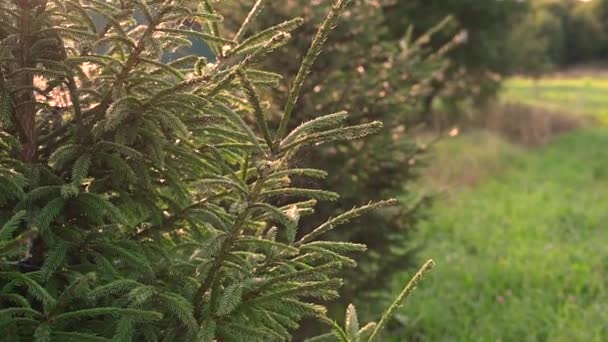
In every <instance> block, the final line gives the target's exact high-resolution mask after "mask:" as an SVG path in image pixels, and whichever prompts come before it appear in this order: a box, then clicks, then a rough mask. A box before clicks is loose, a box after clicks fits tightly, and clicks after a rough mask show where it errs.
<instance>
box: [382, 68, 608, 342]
mask: <svg viewBox="0 0 608 342" xmlns="http://www.w3.org/2000/svg"><path fill="white" fill-rule="evenodd" d="M539 84H542V87H539V88H542V90H541V91H539V92H538V93H539V94H542V101H536V100H537V98H536V97H532V96H531V95H528V94H527V91H526V90H525V89H528V88H530V87H532V86H533V84H532V81H526V80H523V79H516V80H512V81H509V82H507V89H506V91H505V98H508V99H509V100H510V101H516V102H525V103H528V104H534V105H537V106H543V107H544V108H551V106H556V108H557V107H562V108H561V109H563V108H564V106H572V103H578V104H577V105H576V106H575V107H576V108H577V110H580V111H581V112H584V113H585V114H588V115H594V116H596V117H603V116H604V115H605V116H606V118H608V81H603V80H600V81H594V80H547V81H541V82H539ZM567 87H570V88H567ZM604 88H605V89H604ZM566 89H569V90H566ZM585 89H592V90H591V91H589V93H587V90H585ZM602 89H604V90H603V91H604V94H605V95H606V96H605V99H601V96H600V94H601V92H602ZM537 90H538V89H537ZM577 94H578V95H577ZM534 96H536V95H534ZM535 101H536V102H535ZM576 101H579V102H576ZM602 101H604V102H605V103H604V104H602ZM602 106H603V108H602ZM435 156H436V157H435V161H434V162H432V163H431V167H430V169H429V170H428V171H427V173H426V174H425V179H426V180H427V184H428V185H429V186H430V187H431V188H433V189H435V190H446V191H447V196H443V198H441V199H440V200H438V201H437V203H436V205H435V207H434V208H432V210H431V212H430V215H429V217H430V219H429V220H428V221H427V222H426V223H425V224H423V225H422V227H420V229H419V231H418V232H417V233H415V234H414V235H415V238H414V240H413V241H412V246H417V247H419V246H423V247H422V250H421V251H420V252H419V256H420V262H423V261H424V260H426V259H427V258H434V259H435V261H436V262H437V266H436V268H435V269H434V270H433V271H432V272H431V274H430V275H429V276H428V278H427V279H425V280H424V281H423V282H422V284H421V285H420V286H419V288H418V289H417V291H415V292H414V294H413V295H412V296H411V297H410V298H409V299H408V301H407V303H406V305H405V306H404V307H403V308H402V309H401V311H400V316H399V318H400V320H401V321H402V323H405V324H404V326H405V327H404V328H401V329H397V330H395V332H394V334H393V336H391V337H390V338H388V340H390V341H404V340H410V341H518V342H519V341H564V342H566V341H568V342H569V341H585V342H586V341H608V230H607V229H606V226H607V223H608V202H607V201H606V198H608V128H603V127H599V128H598V127H595V128H584V129H580V130H577V131H575V132H571V133H567V134H565V135H562V136H559V137H557V138H555V139H554V140H553V141H552V142H551V143H550V144H549V145H546V146H543V147H537V148H534V149H526V148H523V147H518V146H515V145H513V144H510V143H508V142H506V141H504V140H502V139H501V138H499V137H498V136H497V135H493V134H492V133H487V132H486V133H480V132H474V133H468V134H464V135H463V136H461V137H458V138H457V139H456V140H453V141H446V142H444V143H443V144H441V145H439V146H438V147H437V151H436V153H435ZM409 276H411V274H402V275H401V276H400V277H399V278H398V279H395V283H394V286H395V287H394V289H395V292H396V291H397V289H398V288H399V287H400V286H402V284H403V282H405V281H406V280H407V279H408V278H409Z"/></svg>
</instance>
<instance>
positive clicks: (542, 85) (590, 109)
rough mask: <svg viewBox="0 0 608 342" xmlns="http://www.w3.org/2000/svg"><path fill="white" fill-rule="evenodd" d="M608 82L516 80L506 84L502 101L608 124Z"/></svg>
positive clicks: (562, 79) (510, 80) (599, 79)
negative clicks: (582, 115) (586, 117)
mask: <svg viewBox="0 0 608 342" xmlns="http://www.w3.org/2000/svg"><path fill="white" fill-rule="evenodd" d="M606 94H608V79H603V78H591V77H576V78H574V77H573V78H541V79H539V80H532V79H529V78H520V77H515V78H511V79H508V80H507V81H505V83H504V89H503V93H502V95H501V99H502V100H503V101H511V102H519V103H524V104H528V105H532V106H537V107H541V108H544V109H549V110H559V111H564V110H567V111H569V112H575V113H578V114H585V115H591V116H593V117H596V118H598V119H599V120H600V121H601V122H602V123H604V124H608V96H606Z"/></svg>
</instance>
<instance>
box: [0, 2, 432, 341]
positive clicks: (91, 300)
mask: <svg viewBox="0 0 608 342" xmlns="http://www.w3.org/2000/svg"><path fill="white" fill-rule="evenodd" d="M347 2H348V1H346V0H337V1H336V2H335V4H334V6H333V7H332V8H331V10H330V11H329V13H328V15H327V17H326V19H325V21H324V22H323V24H322V25H321V27H320V28H319V30H318V32H317V34H316V36H315V38H314V40H313V42H312V44H311V46H310V48H309V49H308V51H307V53H306V55H305V57H304V59H303V61H302V63H301V67H300V68H299V71H298V73H297V77H296V78H295V81H294V82H293V84H292V86H291V90H290V96H289V98H288V100H287V101H286V102H285V103H284V104H283V107H284V108H285V109H284V111H283V113H282V119H281V124H280V125H279V126H278V127H275V126H272V125H271V124H269V120H268V119H267V108H266V107H265V102H264V100H263V98H262V97H261V96H260V90H263V89H265V88H268V87H272V86H274V85H275V84H276V83H277V81H278V80H279V79H280V78H281V76H280V75H278V74H275V73H271V72H267V71H263V70H260V69H258V68H257V66H258V65H260V63H261V62H262V61H263V60H264V59H265V58H267V56H268V55H269V54H271V53H273V52H274V51H275V50H276V49H278V48H279V47H280V46H282V45H284V44H286V43H287V42H288V41H289V38H290V34H289V32H290V31H291V30H292V29H294V28H295V27H296V26H297V25H298V24H299V23H300V20H298V19H295V20H291V21H288V22H286V23H283V24H280V25H277V26H274V27H270V28H267V29H264V30H262V31H259V32H258V33H254V34H251V35H248V36H247V38H243V34H242V33H243V32H247V31H248V30H249V25H250V23H251V21H252V20H253V18H254V17H255V13H256V11H257V10H258V9H257V7H255V6H254V7H253V9H252V11H251V14H250V16H248V19H247V20H245V21H244V22H243V24H242V27H241V28H240V30H239V32H241V34H237V35H235V36H231V37H227V36H225V35H223V34H222V32H221V29H220V23H221V21H222V17H221V16H220V15H218V14H217V12H216V10H215V9H214V7H213V4H212V3H211V2H210V1H206V0H205V1H195V0H10V1H3V2H2V3H0V42H1V47H0V129H1V130H0V147H1V148H2V149H1V150H0V158H1V159H0V190H1V191H0V337H1V338H2V340H3V341H32V340H34V341H107V340H112V341H129V340H135V341H158V340H162V341H273V340H277V341H281V340H290V339H291V335H290V331H292V330H293V329H295V328H296V327H297V326H298V322H299V321H300V320H301V319H302V318H303V317H315V318H317V319H320V320H322V321H324V322H327V323H329V324H331V325H332V326H334V327H335V330H334V332H333V333H331V334H330V335H326V336H322V337H320V338H317V340H318V339H325V338H331V339H339V340H346V341H358V340H361V338H362V337H363V334H364V333H366V334H367V333H369V336H370V337H369V338H366V340H371V339H373V338H374V336H376V335H377V332H378V331H379V329H380V328H381V327H382V326H383V322H385V321H386V317H388V316H390V313H391V312H392V311H391V309H389V310H388V311H387V314H386V315H385V317H384V318H383V320H382V321H381V322H380V324H379V325H378V326H377V327H376V328H374V329H370V328H369V327H368V328H367V330H366V328H362V329H356V324H355V323H354V321H355V320H356V319H355V318H354V314H353V312H354V309H349V310H350V311H351V315H350V317H351V321H350V323H347V325H346V330H347V331H348V334H347V335H344V334H343V333H344V329H342V328H339V327H338V326H337V325H335V324H334V323H333V322H332V321H331V320H329V318H327V317H326V312H325V308H324V307H323V306H321V305H319V304H316V303H317V302H318V301H319V300H328V299H332V298H336V297H337V296H338V292H337V291H338V289H339V288H340V286H341V284H342V281H341V279H340V277H339V272H340V271H341V270H342V269H343V268H345V267H354V266H355V262H354V260H353V259H352V258H351V254H352V253H355V252H361V251H363V250H365V246H364V245H361V244H355V243H348V242H339V241H325V240H321V238H322V237H323V235H325V234H327V233H328V232H330V231H332V230H334V229H336V227H337V226H339V225H341V224H344V223H348V222H349V221H350V220H352V219H354V218H356V217H358V216H361V215H363V214H365V213H367V212H369V211H371V210H374V209H376V208H380V207H385V206H390V205H393V204H395V201H394V200H387V201H378V202H373V203H369V204H366V205H363V206H359V207H356V208H354V209H352V210H350V211H347V212H344V213H342V214H340V215H337V216H334V217H330V218H328V219H327V220H326V221H325V222H324V223H322V224H320V225H318V226H317V227H316V228H315V229H313V230H312V231H310V232H308V233H306V234H304V235H299V234H298V227H299V220H300V218H301V217H304V216H307V215H311V214H312V213H313V212H314V208H315V205H316V203H317V202H318V201H334V200H337V199H338V194H336V193H334V192H332V191H328V190H324V189H317V188H309V187H301V186H296V185H292V184H291V180H292V179H293V178H294V177H308V178H310V179H319V178H324V177H326V176H327V174H326V172H324V171H322V170H318V169H310V168H297V167H294V166H293V165H294V163H293V161H294V159H295V158H296V157H297V155H298V152H299V151H300V150H301V149H302V148H303V147H305V146H317V145H320V144H325V143H331V142H334V141H340V140H352V139H356V138H361V137H364V136H366V135H368V134H370V133H374V132H377V131H378V130H379V129H380V128H381V126H382V125H381V123H380V122H377V121H374V122H369V123H364V124H359V125H347V124H345V122H346V121H347V120H348V114H347V113H345V112H343V111H340V112H336V113H333V114H328V115H318V117H317V118H315V119H313V120H310V121H307V122H304V123H302V124H300V125H299V126H297V128H295V129H292V130H287V129H286V128H288V127H289V125H288V123H289V122H290V117H291V115H290V114H291V112H292V109H293V106H294V105H295V103H296V101H297V99H298V96H299V94H300V90H301V86H302V81H303V80H304V78H305V77H306V76H307V74H308V73H309V71H310V67H311V65H312V64H313V62H314V60H315V58H316V57H317V55H318V54H319V52H320V50H321V47H322V44H323V42H324V41H325V40H326V39H327V37H328V35H329V33H330V30H331V28H332V27H333V26H335V25H336V24H337V21H338V16H339V14H340V13H341V12H343V11H344V9H345V7H346V5H347ZM99 18H102V19H103V25H98V22H99ZM197 41H202V42H204V43H205V44H206V45H207V46H209V47H210V48H211V49H212V50H213V51H214V53H215V55H216V56H217V59H216V60H214V61H212V62H209V61H207V60H206V59H205V58H202V57H198V56H194V55H186V56H183V57H181V58H179V59H176V60H171V61H169V62H167V60H168V58H167V54H170V53H173V52H176V51H178V50H179V49H182V48H184V47H188V46H190V45H191V44H193V42H197ZM248 122H251V123H253V124H254V125H253V126H250V125H249V124H248ZM429 265H430V264H427V266H426V268H428V266H429ZM426 268H424V269H426ZM415 280H417V278H416V279H415ZM411 288H412V286H408V287H406V289H405V290H404V294H403V296H400V297H399V298H398V300H397V302H396V303H399V302H400V301H401V300H402V299H403V298H404V297H405V295H406V294H407V293H409V292H408V291H409V290H408V289H411ZM371 327H373V325H372V326H371ZM359 333H361V334H359ZM358 334H359V335H358ZM365 336H367V335H365Z"/></svg>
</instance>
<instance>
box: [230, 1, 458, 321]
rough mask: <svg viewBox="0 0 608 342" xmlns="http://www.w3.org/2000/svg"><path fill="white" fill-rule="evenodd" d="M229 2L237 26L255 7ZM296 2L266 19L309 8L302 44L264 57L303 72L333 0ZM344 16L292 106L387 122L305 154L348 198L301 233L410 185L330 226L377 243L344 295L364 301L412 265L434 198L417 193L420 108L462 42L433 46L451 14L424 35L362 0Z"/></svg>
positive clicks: (326, 206) (280, 92)
mask: <svg viewBox="0 0 608 342" xmlns="http://www.w3.org/2000/svg"><path fill="white" fill-rule="evenodd" d="M228 3H229V4H231V7H228V8H225V13H224V14H225V17H226V18H227V21H230V20H231V18H232V21H234V22H235V24H233V26H234V28H233V30H234V31H236V30H237V29H238V24H237V23H239V22H240V21H241V20H242V18H243V17H244V16H245V13H246V11H247V6H246V5H244V4H243V2H242V1H232V2H230V1H229V2H228ZM287 3H288V5H285V3H284V2H270V1H267V2H266V5H265V7H264V11H263V12H261V13H260V14H259V16H258V20H257V21H258V22H259V23H260V24H259V25H261V26H262V27H264V26H269V25H274V24H278V23H280V22H282V21H283V20H286V19H287V18H290V17H292V16H294V15H296V14H297V13H298V12H300V11H302V12H303V13H304V14H305V16H306V18H307V19H306V20H305V21H304V23H303V25H302V26H301V27H300V28H298V29H297V30H296V31H294V35H297V36H298V37H299V39H298V41H297V42H296V44H289V45H286V46H283V47H282V48H281V53H277V54H274V55H273V56H270V57H269V58H268V59H266V61H265V64H264V65H265V66H266V67H267V68H268V69H271V70H275V71H277V72H279V71H281V70H287V71H289V74H295V71H297V69H298V67H299V66H298V61H297V60H295V59H293V58H291V56H294V55H297V54H298V53H299V52H298V51H301V50H302V49H303V48H304V45H305V44H306V42H308V41H309V40H311V39H312V36H313V35H314V33H315V27H317V26H318V25H319V24H320V23H319V20H318V18H320V13H323V12H325V11H327V8H328V6H329V2H327V1H324V2H320V3H315V4H311V2H310V1H308V0H292V1H288V2H287ZM235 13H241V14H240V15H235ZM345 18H347V19H346V20H344V22H343V23H342V24H341V25H340V26H338V27H337V28H336V30H334V32H332V38H331V41H332V44H329V45H328V46H327V47H326V48H325V51H324V53H323V54H322V55H321V56H319V60H318V62H317V63H316V64H315V66H313V72H312V74H311V75H310V76H309V77H308V79H307V80H306V82H305V83H304V85H303V89H305V91H304V92H303V94H302V96H301V97H300V99H299V102H298V103H297V105H296V106H295V107H294V109H293V117H294V118H297V120H294V122H299V121H306V120H310V119H311V118H313V117H315V116H316V115H317V113H319V112H333V111H335V110H337V109H338V108H346V109H348V110H349V111H352V112H353V115H352V116H351V117H350V118H349V122H350V123H351V124H361V123H365V122H369V121H371V120H381V121H382V122H383V124H384V127H385V128H384V129H383V133H382V134H379V135H376V136H374V137H371V138H369V139H365V140H363V141H359V142H357V143H355V144H351V143H338V144H332V145H330V146H320V147H316V148H315V149H310V150H308V151H306V152H305V153H304V154H302V156H301V157H300V160H299V163H302V164H303V165H313V166H315V167H319V168H323V169H325V170H327V171H328V177H327V178H326V179H324V180H320V181H317V182H316V183H318V184H319V185H320V186H321V187H323V188H328V187H329V188H331V189H333V190H335V191H337V192H339V193H340V194H341V200H340V201H337V202H331V203H323V204H322V205H321V206H319V209H318V212H319V213H322V214H323V215H318V216H309V217H306V218H303V220H302V230H301V233H304V232H305V231H310V230H312V229H314V227H316V226H317V225H319V224H320V223H322V221H320V218H321V217H323V216H333V215H336V214H338V213H340V212H342V211H345V210H348V209H350V208H352V207H353V206H358V205H362V204H365V203H366V201H368V200H370V199H371V200H380V199H382V198H387V197H395V196H401V195H403V194H404V193H408V198H407V199H405V200H404V201H402V204H401V205H399V206H395V207H391V208H386V209H383V210H379V211H375V212H374V213H371V214H370V215H366V216H364V217H362V218H361V219H359V220H357V224H356V225H355V226H353V227H351V228H350V229H348V230H339V231H335V232H333V233H332V234H331V237H332V239H334V240H348V241H353V242H357V243H364V244H366V245H367V246H368V248H369V251H368V253H365V254H362V255H360V256H358V257H357V258H356V260H357V262H358V264H359V267H358V268H357V269H354V270H353V271H352V272H349V274H348V275H347V278H346V279H347V282H346V284H345V291H344V292H343V297H342V300H343V301H344V302H346V303H349V302H350V301H352V300H353V298H358V299H359V300H360V302H361V304H360V305H363V304H364V303H366V300H365V299H363V298H364V297H363V295H364V293H365V291H368V290H371V289H374V288H378V287H382V286H383V282H382V279H386V277H388V276H390V274H391V273H393V272H394V271H395V270H396V269H402V268H403V267H404V266H406V265H407V264H408V263H409V261H408V260H410V254H411V252H412V251H411V250H409V249H406V248H404V246H405V244H406V241H407V236H408V234H409V232H410V230H412V229H413V228H414V227H415V225H416V223H417V221H418V220H419V218H420V216H421V214H422V213H423V209H424V207H425V206H426V204H427V202H428V199H427V198H421V197H422V196H420V195H419V194H417V193H410V187H411V184H412V183H413V182H414V181H415V180H416V179H417V174H418V172H419V169H420V167H421V164H420V163H417V162H416V160H417V159H418V158H419V157H420V156H421V155H423V154H425V153H426V150H425V149H424V146H420V145H419V144H417V143H416V141H415V140H414V136H415V134H414V133H415V132H414V129H415V127H414V126H415V123H416V122H417V118H416V115H417V114H418V113H419V112H420V111H421V105H422V102H421V101H420V98H421V97H422V96H424V95H425V94H427V93H428V92H429V91H430V84H431V82H434V81H438V80H439V79H441V77H443V70H444V69H445V67H447V64H446V62H445V59H444V58H443V56H444V55H445V53H447V52H449V51H450V50H451V49H453V48H454V47H455V45H456V44H457V42H454V41H448V42H447V44H446V45H443V46H441V49H440V48H430V47H429V46H428V43H429V42H430V40H431V38H432V36H434V35H435V34H437V33H438V32H439V31H441V30H442V29H443V28H444V27H445V26H446V25H447V24H448V21H446V20H444V21H442V20H438V21H437V22H435V23H434V24H435V25H434V26H433V27H430V28H429V30H428V31H426V32H421V33H419V34H417V35H412V33H411V32H410V34H404V35H403V36H401V37H398V38H390V37H389V36H388V33H389V31H388V27H387V25H386V17H385V15H384V13H383V11H382V8H381V7H380V6H378V5H377V4H375V3H374V2H368V1H354V2H353V4H352V5H351V6H350V7H349V8H348V10H347V12H346V13H345ZM441 19H443V18H441ZM371 27H373V28H374V29H370V28H371ZM290 81H291V80H290V79H286V80H285V81H283V82H281V85H280V86H279V87H278V88H277V89H274V90H273V93H274V95H275V96H277V97H278V98H283V99H286V98H287V97H288V96H289V83H290ZM270 111H271V115H272V114H274V117H275V118H279V117H280V113H281V111H282V108H280V107H272V106H271V107H270ZM289 126H290V127H291V126H293V125H292V124H290V125H289ZM300 182H304V183H305V184H306V183H308V182H309V181H308V180H300ZM361 194H366V196H361ZM367 302H369V301H367ZM342 306H343V305H339V307H340V308H341V307H342ZM340 310H341V309H340Z"/></svg>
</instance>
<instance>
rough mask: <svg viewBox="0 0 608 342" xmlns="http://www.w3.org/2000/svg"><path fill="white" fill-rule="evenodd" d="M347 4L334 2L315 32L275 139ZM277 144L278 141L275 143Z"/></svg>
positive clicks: (284, 128) (279, 136)
mask: <svg viewBox="0 0 608 342" xmlns="http://www.w3.org/2000/svg"><path fill="white" fill-rule="evenodd" d="M348 3H349V0H336V2H335V3H334V5H333V6H332V8H331V10H330V11H329V13H328V15H327V17H326V18H325V20H324V21H323V24H321V27H320V28H319V30H318V31H317V34H316V35H315V37H314V39H313V40H312V43H311V45H310V48H309V49H308V51H307V52H306V56H305V57H304V60H303V61H302V64H301V65H300V70H298V74H297V75H296V78H295V80H294V81H293V83H292V84H291V89H290V91H289V96H288V98H287V102H285V108H284V109H283V116H282V117H281V122H280V123H279V129H278V131H277V135H276V138H277V139H282V138H283V136H284V135H285V133H286V131H287V125H288V123H289V120H290V119H291V114H292V112H293V109H294V108H295V105H296V102H297V101H298V96H299V95H300V90H301V88H302V85H303V84H304V79H305V78H306V76H308V73H309V72H310V69H311V67H312V65H313V63H314V62H315V60H316V58H317V56H318V55H319V53H320V52H321V48H322V46H323V44H324V43H325V40H327V37H328V36H329V33H330V32H331V30H332V29H333V27H334V26H335V25H336V23H337V21H338V17H339V16H340V14H341V13H342V12H343V11H344V9H345V8H346V5H347V4H348ZM277 144H278V141H277Z"/></svg>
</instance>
